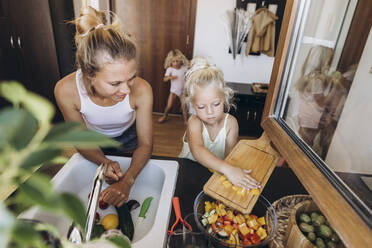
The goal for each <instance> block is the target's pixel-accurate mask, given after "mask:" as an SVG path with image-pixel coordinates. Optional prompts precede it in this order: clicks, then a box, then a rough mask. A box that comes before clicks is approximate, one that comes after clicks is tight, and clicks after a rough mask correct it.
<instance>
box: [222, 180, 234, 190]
mask: <svg viewBox="0 0 372 248" xmlns="http://www.w3.org/2000/svg"><path fill="white" fill-rule="evenodd" d="M222 185H223V186H224V187H225V188H227V189H228V188H230V187H231V186H232V183H230V181H224V182H223V183H222Z"/></svg>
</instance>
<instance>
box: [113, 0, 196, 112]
mask: <svg viewBox="0 0 372 248" xmlns="http://www.w3.org/2000/svg"><path fill="white" fill-rule="evenodd" d="M196 3H197V0H190V1H184V0H158V1H149V0H136V1H131V0H120V1H116V0H111V1H110V9H111V10H112V11H113V12H114V13H116V14H117V15H118V17H119V18H120V20H121V22H122V26H123V29H124V31H125V32H127V33H129V34H130V35H131V36H132V38H133V40H134V41H135V42H136V44H137V48H138V65H139V67H138V74H139V76H140V77H142V78H144V79H145V80H146V81H148V82H149V83H150V84H151V86H152V90H153V94H154V112H163V111H164V108H165V105H166V102H167V99H168V95H169V88H170V83H169V82H166V83H165V82H163V77H164V73H165V69H164V59H165V57H166V55H167V53H168V52H169V51H170V50H172V49H176V48H177V49H179V50H180V51H182V52H183V53H184V54H185V55H186V57H187V58H188V59H191V58H192V54H193V47H194V44H193V42H194V29H195V16H196ZM175 105H177V106H173V108H172V110H171V113H180V108H179V104H175Z"/></svg>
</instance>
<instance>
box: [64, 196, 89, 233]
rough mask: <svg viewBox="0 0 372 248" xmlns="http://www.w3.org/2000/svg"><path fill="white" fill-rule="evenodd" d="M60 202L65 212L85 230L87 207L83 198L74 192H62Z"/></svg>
mask: <svg viewBox="0 0 372 248" xmlns="http://www.w3.org/2000/svg"><path fill="white" fill-rule="evenodd" d="M59 203H60V205H59V206H60V207H61V209H62V210H63V212H64V214H66V215H67V216H69V217H70V218H71V220H72V221H73V222H74V223H77V224H78V225H79V226H80V227H81V229H82V230H84V228H85V221H86V209H85V207H84V204H83V203H82V202H81V200H80V199H79V198H77V197H76V196H74V195H72V194H69V193H61V194H60V195H59Z"/></svg>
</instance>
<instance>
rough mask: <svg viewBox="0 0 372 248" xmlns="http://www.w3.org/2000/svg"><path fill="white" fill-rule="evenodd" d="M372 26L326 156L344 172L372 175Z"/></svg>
mask: <svg viewBox="0 0 372 248" xmlns="http://www.w3.org/2000/svg"><path fill="white" fill-rule="evenodd" d="M371 54H372V29H371V31H370V33H369V37H368V40H367V43H366V46H365V47H364V50H363V54H362V57H361V59H360V62H359V65H358V69H357V71H356V74H355V77H354V81H353V84H352V85H351V88H350V91H349V95H348V98H347V100H346V102H345V106H344V109H343V111H342V114H341V117H340V120H339V122H338V124H337V128H336V131H335V134H334V136H333V139H332V142H331V145H330V147H329V151H328V154H327V158H326V163H327V164H328V165H330V166H331V167H332V168H333V169H334V170H336V171H340V172H355V173H362V174H369V175H372V166H371V161H372V129H371V127H372V101H371V99H372V98H371V92H372V73H371V72H370V68H371V66H372V57H371Z"/></svg>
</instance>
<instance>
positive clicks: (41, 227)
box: [35, 222, 59, 238]
mask: <svg viewBox="0 0 372 248" xmlns="http://www.w3.org/2000/svg"><path fill="white" fill-rule="evenodd" d="M35 230H37V231H38V232H42V231H43V232H48V233H49V234H50V235H52V236H53V237H55V238H56V237H59V232H58V230H57V228H56V227H55V226H53V225H51V224H48V223H45V222H38V223H36V224H35Z"/></svg>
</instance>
